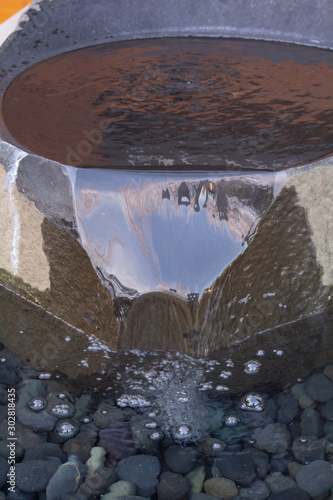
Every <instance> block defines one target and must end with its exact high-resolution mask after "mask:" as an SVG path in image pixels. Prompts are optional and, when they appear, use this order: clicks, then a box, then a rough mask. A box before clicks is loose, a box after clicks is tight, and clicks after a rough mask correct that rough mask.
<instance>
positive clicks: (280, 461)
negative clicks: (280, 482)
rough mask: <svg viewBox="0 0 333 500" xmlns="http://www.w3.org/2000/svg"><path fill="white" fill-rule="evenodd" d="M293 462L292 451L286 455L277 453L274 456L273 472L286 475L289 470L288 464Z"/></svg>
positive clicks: (272, 462)
mask: <svg viewBox="0 0 333 500" xmlns="http://www.w3.org/2000/svg"><path fill="white" fill-rule="evenodd" d="M292 460H293V454H292V453H291V451H290V450H287V451H285V452H284V453H276V454H275V455H273V456H272V459H271V467H272V472H282V474H284V473H285V472H286V470H287V469H288V464H289V462H291V461H292Z"/></svg>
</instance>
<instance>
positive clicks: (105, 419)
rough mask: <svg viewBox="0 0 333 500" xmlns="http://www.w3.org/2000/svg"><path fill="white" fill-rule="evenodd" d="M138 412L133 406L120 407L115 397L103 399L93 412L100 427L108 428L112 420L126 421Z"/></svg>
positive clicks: (95, 422) (94, 418) (95, 421)
mask: <svg viewBox="0 0 333 500" xmlns="http://www.w3.org/2000/svg"><path fill="white" fill-rule="evenodd" d="M131 416H136V413H135V411H134V410H132V409H131V408H124V409H122V408H119V407H118V406H116V405H115V403H114V401H113V399H109V400H105V401H103V402H102V403H101V404H100V405H99V407H98V408H97V410H96V412H95V413H94V414H93V420H94V424H95V425H96V426H97V427H99V428H100V429H106V428H107V427H108V426H109V425H110V423H112V422H125V421H126V420H129V419H130V418H131Z"/></svg>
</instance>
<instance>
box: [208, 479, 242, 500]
mask: <svg viewBox="0 0 333 500" xmlns="http://www.w3.org/2000/svg"><path fill="white" fill-rule="evenodd" d="M204 490H205V492H206V493H207V494H208V495H211V496H213V497H218V498H223V500H232V499H233V498H235V497H236V496H237V495H238V488H237V486H236V484H235V483H234V481H231V480H230V479H223V478H222V477H213V478H212V479H207V481H205V482H204Z"/></svg>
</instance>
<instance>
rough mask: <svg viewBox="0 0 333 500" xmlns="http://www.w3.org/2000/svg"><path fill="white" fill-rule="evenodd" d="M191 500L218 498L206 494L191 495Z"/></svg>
mask: <svg viewBox="0 0 333 500" xmlns="http://www.w3.org/2000/svg"><path fill="white" fill-rule="evenodd" d="M217 498H218V497H217ZM191 500H216V497H212V495H207V494H206V493H194V494H193V495H191Z"/></svg>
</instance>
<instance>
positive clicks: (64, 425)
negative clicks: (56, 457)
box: [56, 420, 80, 439]
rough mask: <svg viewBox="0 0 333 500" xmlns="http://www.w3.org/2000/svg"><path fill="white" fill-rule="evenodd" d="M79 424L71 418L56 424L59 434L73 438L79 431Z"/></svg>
mask: <svg viewBox="0 0 333 500" xmlns="http://www.w3.org/2000/svg"><path fill="white" fill-rule="evenodd" d="M79 429H80V428H79V426H78V425H77V424H76V423H75V422H71V421H70V420H68V421H66V422H61V423H60V424H58V425H57V426H56V432H57V434H58V435H59V436H60V437H62V438H68V439H69V438H72V437H74V436H76V434H77V433H78V432H79Z"/></svg>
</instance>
